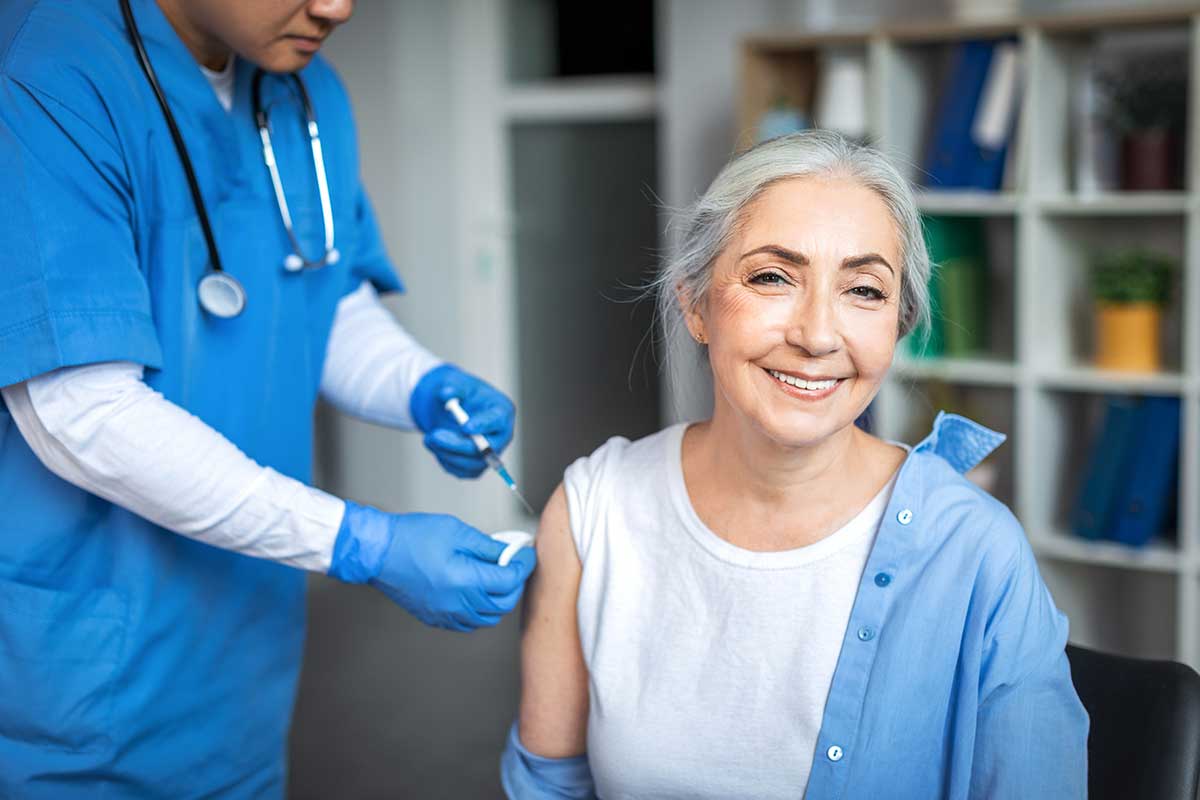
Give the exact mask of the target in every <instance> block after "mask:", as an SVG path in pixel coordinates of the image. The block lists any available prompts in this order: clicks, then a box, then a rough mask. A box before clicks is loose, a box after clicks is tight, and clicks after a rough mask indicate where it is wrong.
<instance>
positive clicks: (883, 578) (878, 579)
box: [875, 572, 892, 589]
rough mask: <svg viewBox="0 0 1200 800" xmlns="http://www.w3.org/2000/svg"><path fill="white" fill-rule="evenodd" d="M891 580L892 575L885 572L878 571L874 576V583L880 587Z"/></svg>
mask: <svg viewBox="0 0 1200 800" xmlns="http://www.w3.org/2000/svg"><path fill="white" fill-rule="evenodd" d="M891 582H892V576H891V575H888V574H887V573H886V572H880V573H878V574H877V575H876V576H875V585H876V586H878V587H879V588H880V589H882V588H883V587H884V586H887V585H888V584H889V583H891Z"/></svg>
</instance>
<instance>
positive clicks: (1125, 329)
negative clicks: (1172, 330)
mask: <svg viewBox="0 0 1200 800" xmlns="http://www.w3.org/2000/svg"><path fill="white" fill-rule="evenodd" d="M1174 268H1175V262H1174V261H1173V260H1172V259H1171V258H1170V257H1168V256H1165V255H1163V254H1161V253H1154V252H1151V251H1148V250H1141V249H1130V250H1119V251H1116V252H1113V253H1108V254H1105V255H1102V256H1099V257H1097V258H1095V259H1094V260H1093V262H1092V276H1091V277H1092V298H1093V300H1094V301H1095V305H1096V354H1095V362H1096V366H1098V367H1100V368H1102V369H1115V370H1126V371H1134V372H1156V371H1158V369H1159V368H1160V365H1161V362H1162V358H1161V348H1160V347H1159V330H1160V328H1161V322H1162V309H1163V306H1165V305H1166V303H1167V299H1168V296H1169V293H1170V289H1171V277H1172V273H1173V271H1174Z"/></svg>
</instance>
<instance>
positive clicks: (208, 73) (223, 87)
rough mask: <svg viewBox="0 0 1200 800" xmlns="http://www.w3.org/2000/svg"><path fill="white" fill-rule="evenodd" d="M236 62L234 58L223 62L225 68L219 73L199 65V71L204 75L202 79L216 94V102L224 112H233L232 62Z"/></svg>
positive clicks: (231, 57)
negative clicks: (205, 80) (204, 79)
mask: <svg viewBox="0 0 1200 800" xmlns="http://www.w3.org/2000/svg"><path fill="white" fill-rule="evenodd" d="M235 60H236V58H235V57H234V56H230V57H229V58H227V59H226V60H225V68H224V69H222V70H221V71H220V72H217V71H216V70H212V69H209V68H208V67H206V66H204V65H203V64H201V65H200V71H201V72H202V73H204V77H205V78H206V79H208V83H209V85H211V86H212V88H213V91H214V92H216V93H217V100H218V101H219V102H220V103H221V107H222V108H224V109H225V110H226V111H232V110H233V78H234V72H233V62H234V61H235Z"/></svg>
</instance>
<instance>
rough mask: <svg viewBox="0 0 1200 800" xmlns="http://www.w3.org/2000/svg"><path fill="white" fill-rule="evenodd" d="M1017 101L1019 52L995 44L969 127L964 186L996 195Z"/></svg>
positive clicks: (1016, 47) (1012, 45)
mask: <svg viewBox="0 0 1200 800" xmlns="http://www.w3.org/2000/svg"><path fill="white" fill-rule="evenodd" d="M1020 97H1021V49H1020V46H1019V45H1018V44H1017V43H1016V42H1014V41H1002V42H998V43H997V44H996V47H995V50H993V52H992V60H991V62H990V63H989V65H988V72H987V78H986V79H985V80H984V84H983V90H982V91H981V93H980V97H979V107H978V109H976V113H975V119H974V121H973V122H972V124H971V143H972V145H973V147H972V148H970V149H969V150H968V153H969V155H970V158H969V160H968V164H969V166H968V174H967V179H966V180H967V185H968V186H971V187H973V188H977V189H984V190H987V191H997V190H999V189H1000V187H1001V186H1002V185H1003V183H1004V171H1005V163H1006V161H1007V154H1008V149H1009V142H1010V140H1011V139H1012V137H1013V130H1014V127H1015V125H1016V117H1017V109H1018V108H1019V106H1020Z"/></svg>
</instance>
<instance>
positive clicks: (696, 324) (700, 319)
mask: <svg viewBox="0 0 1200 800" xmlns="http://www.w3.org/2000/svg"><path fill="white" fill-rule="evenodd" d="M675 299H676V300H677V301H678V302H679V310H680V311H681V312H682V313H683V323H684V324H685V325H687V329H688V333H690V334H691V336H692V338H693V339H695V340H696V341H697V342H699V343H700V344H707V343H708V334H707V333H706V332H705V330H704V314H703V309H702V308H701V306H703V303H702V302H700V303H694V302H692V293H691V292H690V291H688V289H687V288H686V287H685V286H684V285H683V284H682V283H677V284H675Z"/></svg>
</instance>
